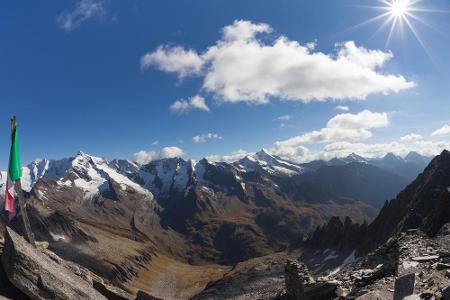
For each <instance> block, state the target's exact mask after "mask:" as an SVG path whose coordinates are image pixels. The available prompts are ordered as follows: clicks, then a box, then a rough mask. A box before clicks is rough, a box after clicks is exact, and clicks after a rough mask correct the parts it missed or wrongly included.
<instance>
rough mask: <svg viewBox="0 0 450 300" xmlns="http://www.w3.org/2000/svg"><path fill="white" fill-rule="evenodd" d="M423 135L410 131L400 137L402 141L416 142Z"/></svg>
mask: <svg viewBox="0 0 450 300" xmlns="http://www.w3.org/2000/svg"><path fill="white" fill-rule="evenodd" d="M422 139H423V137H422V136H421V135H420V134H416V133H410V134H407V135H405V136H402V137H401V138H400V141H402V142H416V141H420V140H422Z"/></svg>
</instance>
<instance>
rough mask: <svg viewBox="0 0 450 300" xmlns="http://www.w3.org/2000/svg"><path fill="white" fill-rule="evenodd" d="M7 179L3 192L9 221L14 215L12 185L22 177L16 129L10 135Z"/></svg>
mask: <svg viewBox="0 0 450 300" xmlns="http://www.w3.org/2000/svg"><path fill="white" fill-rule="evenodd" d="M7 176H8V179H7V182H6V191H5V210H6V211H7V212H8V214H9V219H10V220H11V219H12V218H14V216H15V215H16V203H15V193H14V184H15V182H16V181H17V180H20V177H22V167H21V165H20V157H19V141H18V138H17V129H16V127H14V129H13V132H12V134H11V151H10V153H9V165H8V175H7Z"/></svg>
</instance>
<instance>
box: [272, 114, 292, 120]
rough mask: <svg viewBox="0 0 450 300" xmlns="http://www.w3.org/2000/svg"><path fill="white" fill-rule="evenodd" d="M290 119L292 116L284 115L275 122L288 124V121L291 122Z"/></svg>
mask: <svg viewBox="0 0 450 300" xmlns="http://www.w3.org/2000/svg"><path fill="white" fill-rule="evenodd" d="M290 119H291V116H290V115H282V116H279V117H278V118H275V121H281V122H286V121H289V120H290Z"/></svg>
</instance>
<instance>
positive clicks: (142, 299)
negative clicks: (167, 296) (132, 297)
mask: <svg viewBox="0 0 450 300" xmlns="http://www.w3.org/2000/svg"><path fill="white" fill-rule="evenodd" d="M136 300H163V299H161V298H157V297H154V296H152V295H150V294H147V293H146V292H144V291H138V292H137V296H136Z"/></svg>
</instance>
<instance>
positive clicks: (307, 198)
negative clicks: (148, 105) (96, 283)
mask: <svg viewBox="0 0 450 300" xmlns="http://www.w3.org/2000/svg"><path fill="white" fill-rule="evenodd" d="M341 161H342V162H343V163H341V162H340V163H333V162H332V161H329V162H321V161H319V162H311V163H307V164H298V163H294V162H290V161H287V160H285V159H282V158H280V157H278V156H275V155H271V154H270V153H268V152H267V151H265V150H261V151H260V152H257V153H256V154H254V155H250V156H246V157H244V158H242V159H240V160H237V161H235V162H232V163H227V162H213V161H209V160H207V159H202V160H200V161H193V160H184V159H182V158H167V159H161V160H155V161H152V162H150V163H148V164H144V165H139V164H137V163H135V162H132V161H128V160H117V159H116V160H107V159H104V158H100V157H95V156H91V155H88V154H86V153H84V152H81V151H80V152H78V153H77V154H76V155H75V156H74V157H70V158H64V159H61V160H45V159H43V160H37V161H34V162H32V163H31V164H29V165H28V166H27V167H24V169H23V170H24V172H23V173H24V176H23V178H22V182H23V186H24V188H25V189H26V191H27V192H28V194H29V197H30V198H31V199H33V201H34V203H36V205H38V204H39V205H38V206H40V205H41V204H40V203H42V205H44V208H40V209H38V210H47V209H48V208H47V207H49V208H51V209H52V210H55V211H57V212H58V213H59V214H62V215H65V216H70V218H75V219H77V220H83V222H86V221H87V220H89V222H90V223H95V224H98V226H100V227H103V226H107V224H111V222H113V223H114V224H120V228H128V229H126V230H130V231H131V232H132V234H133V236H135V237H136V238H137V239H146V238H145V236H147V237H152V236H153V237H154V238H155V239H156V237H157V239H159V240H160V244H161V247H162V249H167V250H165V251H169V250H168V249H170V248H172V250H170V251H169V252H172V253H174V252H173V251H174V250H173V245H172V242H171V241H170V239H174V238H175V237H172V238H170V239H168V236H170V235H168V233H167V230H169V231H171V232H173V234H175V235H176V236H177V238H182V239H183V240H184V241H185V242H184V243H186V245H188V244H190V245H191V247H193V248H195V249H198V250H196V251H194V252H192V253H190V254H187V253H184V252H183V251H185V250H183V251H181V250H179V251H178V252H176V253H177V254H172V255H175V256H177V257H179V256H182V257H186V256H188V257H189V259H190V260H191V261H192V262H195V261H204V260H206V261H210V262H211V261H212V262H220V263H230V262H236V261H240V260H244V259H247V258H250V257H255V256H258V255H264V254H267V253H271V252H273V251H278V250H282V249H285V248H286V247H289V246H290V245H292V244H296V243H298V241H299V240H301V238H302V236H303V235H305V234H310V233H312V231H313V230H314V229H315V228H316V227H317V226H318V225H321V224H323V223H324V222H326V221H327V220H328V219H329V218H330V217H331V216H334V215H337V216H341V217H345V216H350V217H351V218H352V220H355V221H356V222H363V221H364V220H365V219H367V220H370V219H372V218H373V217H374V216H375V215H376V213H377V211H378V209H379V208H381V206H382V205H383V203H384V202H385V201H386V200H389V199H392V198H394V197H395V195H396V194H397V193H398V192H399V191H400V190H402V189H403V187H404V186H406V184H407V183H408V181H407V180H406V179H405V178H404V177H402V176H399V175H397V174H394V173H393V172H390V171H387V170H384V169H382V168H380V167H376V166H374V165H372V164H370V163H368V162H367V160H365V159H363V158H361V157H359V156H357V155H351V156H349V157H348V158H346V159H342V160H341ZM4 178H5V177H4ZM380 186H382V187H383V188H382V189H380ZM138 207H140V208H139V210H137V208H138ZM144 207H145V208H144ZM144 211H145V212H147V215H142V213H143V212H144ZM55 219H56V220H61V218H60V217H59V216H58V217H57V218H55ZM52 220H53V219H52ZM63 220H64V219H63ZM112 220H114V221H112ZM36 222H38V221H36ZM39 222H40V221H39ZM58 222H59V221H58ZM150 224H151V228H153V231H148V228H149V226H150ZM39 226H41V225H39ZM46 226H47V225H46ZM46 226H44V227H46ZM58 226H60V225H58ZM110 226H111V225H110ZM116 226H119V225H113V227H111V228H110V229H108V230H112V228H116ZM130 226H131V227H130ZM106 228H108V227H106ZM115 230H119V229H118V228H117V229H115ZM122 230H124V229H120V231H122ZM71 232H75V233H76V232H78V231H77V230H75V229H74V230H71ZM53 234H55V232H53ZM70 234H72V233H70ZM48 235H49V233H46V234H45V235H44V236H48ZM59 235H64V234H63V232H60V233H57V236H59ZM166 236H167V237H166ZM166 239H167V240H166ZM230 245H233V246H232V247H231V248H230ZM186 251H187V250H186ZM183 253H184V254H183Z"/></svg>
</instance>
